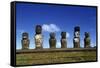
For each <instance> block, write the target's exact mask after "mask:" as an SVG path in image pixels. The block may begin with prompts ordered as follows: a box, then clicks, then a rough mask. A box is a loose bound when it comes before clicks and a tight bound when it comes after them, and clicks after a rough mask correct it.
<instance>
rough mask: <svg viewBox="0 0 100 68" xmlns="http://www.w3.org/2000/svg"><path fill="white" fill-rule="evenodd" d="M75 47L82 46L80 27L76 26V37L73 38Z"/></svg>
mask: <svg viewBox="0 0 100 68" xmlns="http://www.w3.org/2000/svg"><path fill="white" fill-rule="evenodd" d="M73 44H74V48H80V27H79V26H76V27H75V28H74V39H73Z"/></svg>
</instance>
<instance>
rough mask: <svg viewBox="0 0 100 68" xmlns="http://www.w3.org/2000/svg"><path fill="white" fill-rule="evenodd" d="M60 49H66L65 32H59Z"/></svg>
mask: <svg viewBox="0 0 100 68" xmlns="http://www.w3.org/2000/svg"><path fill="white" fill-rule="evenodd" d="M60 41H61V48H66V47H67V41H66V32H61V40H60Z"/></svg>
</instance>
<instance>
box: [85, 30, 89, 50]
mask: <svg viewBox="0 0 100 68" xmlns="http://www.w3.org/2000/svg"><path fill="white" fill-rule="evenodd" d="M84 47H85V48H88V47H90V34H89V33H88V32H85V38H84Z"/></svg>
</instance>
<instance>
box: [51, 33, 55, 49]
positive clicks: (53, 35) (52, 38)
mask: <svg viewBox="0 0 100 68" xmlns="http://www.w3.org/2000/svg"><path fill="white" fill-rule="evenodd" d="M49 45H50V48H56V38H55V33H50V39H49Z"/></svg>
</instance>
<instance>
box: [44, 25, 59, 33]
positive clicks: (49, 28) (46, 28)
mask: <svg viewBox="0 0 100 68" xmlns="http://www.w3.org/2000/svg"><path fill="white" fill-rule="evenodd" d="M42 29H43V31H47V32H59V31H60V28H59V27H58V26H57V25H55V24H43V25H42Z"/></svg>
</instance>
